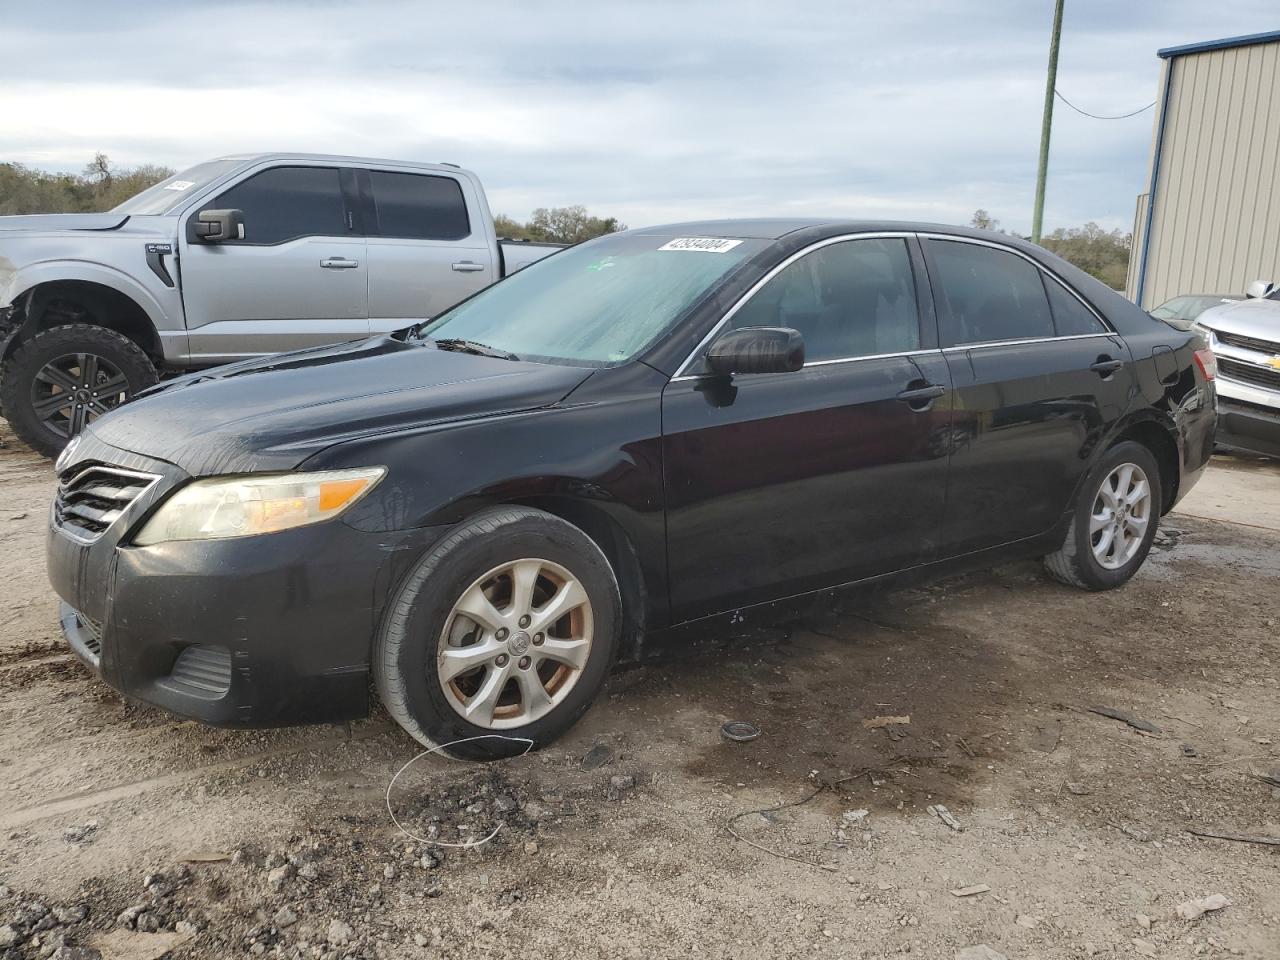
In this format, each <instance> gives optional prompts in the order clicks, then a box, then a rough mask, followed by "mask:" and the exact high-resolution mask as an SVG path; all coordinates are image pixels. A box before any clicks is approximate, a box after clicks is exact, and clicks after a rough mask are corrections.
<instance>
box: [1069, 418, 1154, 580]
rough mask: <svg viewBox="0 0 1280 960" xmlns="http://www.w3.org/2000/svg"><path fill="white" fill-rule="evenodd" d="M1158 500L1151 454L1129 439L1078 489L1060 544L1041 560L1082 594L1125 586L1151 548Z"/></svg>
mask: <svg viewBox="0 0 1280 960" xmlns="http://www.w3.org/2000/svg"><path fill="white" fill-rule="evenodd" d="M1162 496H1163V493H1162V491H1161V489H1160V467H1159V465H1158V464H1157V463H1156V459H1155V457H1154V456H1152V454H1151V451H1150V450H1148V449H1147V448H1146V447H1144V446H1143V445H1142V444H1140V443H1136V442H1134V441H1132V440H1126V441H1124V442H1122V443H1118V444H1116V445H1115V446H1114V447H1112V448H1111V449H1110V450H1108V451H1107V452H1106V453H1105V454H1104V455H1103V457H1102V459H1101V460H1099V461H1098V464H1097V466H1095V467H1094V468H1093V470H1091V471H1090V473H1089V476H1088V477H1087V478H1086V479H1085V482H1084V483H1083V484H1082V485H1081V487H1080V494H1079V496H1078V497H1077V499H1076V503H1075V506H1074V507H1073V509H1072V513H1071V525H1070V527H1068V529H1067V534H1066V536H1065V537H1064V538H1063V541H1062V546H1061V547H1059V548H1058V549H1057V550H1055V551H1054V552H1053V553H1051V554H1049V555H1048V556H1046V557H1045V558H1044V566H1045V570H1046V571H1047V572H1048V574H1049V576H1051V577H1053V579H1055V580H1057V581H1059V582H1060V583H1065V584H1067V585H1068V586H1072V587H1079V588H1080V589H1081V590H1112V589H1114V588H1116V587H1119V586H1121V585H1122V584H1125V583H1127V582H1128V581H1129V578H1130V577H1132V576H1133V575H1134V574H1135V573H1137V572H1138V568H1139V567H1140V566H1142V562H1143V561H1144V560H1145V559H1146V558H1147V553H1148V552H1149V551H1150V550H1151V542H1152V541H1153V540H1154V539H1155V536H1156V527H1157V525H1158V524H1159V523H1160V505H1161V503H1163V502H1164V501H1163V500H1162V499H1161V498H1162Z"/></svg>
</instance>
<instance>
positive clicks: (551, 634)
mask: <svg viewBox="0 0 1280 960" xmlns="http://www.w3.org/2000/svg"><path fill="white" fill-rule="evenodd" d="M621 628H622V600H621V596H620V593H619V589H618V581H617V579H616V578H615V577H614V573H613V568H612V566H611V565H610V564H609V561H608V559H607V558H606V557H605V555H604V553H603V552H602V551H601V550H600V548H599V547H598V546H597V545H596V543H595V541H593V540H592V539H591V538H590V537H588V536H587V535H586V534H585V533H583V532H582V531H581V530H579V529H578V528H577V527H575V526H574V525H573V524H571V523H568V522H567V521H565V520H562V519H560V518H559V517H556V516H553V515H552V514H549V513H544V512H543V511H541V510H533V509H530V508H528V507H510V506H509V507H494V508H492V509H489V510H485V511H483V512H481V513H478V514H476V515H475V516H474V517H472V518H471V519H469V520H465V521H463V522H462V523H460V524H459V525H458V526H456V527H454V528H453V529H452V530H451V531H450V532H449V533H448V534H446V535H445V537H444V538H443V539H442V540H440V541H439V542H438V543H437V544H436V545H435V546H434V547H432V548H431V549H430V550H429V551H428V552H427V554H426V556H425V557H423V558H422V560H421V561H419V563H418V565H417V567H415V568H414V570H413V571H412V572H411V573H410V574H409V576H408V578H407V579H406V580H405V582H404V583H403V584H402V585H401V587H400V589H399V591H398V593H397V595H396V596H395V597H394V598H393V600H392V602H391V604H390V606H389V607H388V610H387V612H386V615H385V617H384V621H383V626H382V630H381V631H380V633H379V636H378V639H377V641H376V642H375V645H374V650H373V676H374V682H375V684H376V686H377V689H378V692H379V694H380V695H381V697H382V702H383V703H384V704H385V705H386V708H387V711H388V712H389V713H390V714H391V716H392V717H393V718H395V720H396V721H397V722H398V723H399V724H400V726H402V727H403V728H404V729H405V730H406V731H407V732H408V733H409V734H410V735H411V736H413V737H414V738H415V739H417V740H418V741H420V742H421V743H423V744H425V745H427V746H428V747H433V748H443V750H444V752H446V753H448V754H450V755H452V756H455V757H461V758H465V759H472V760H486V759H495V758H498V757H504V756H511V755H513V754H519V753H524V752H526V751H528V750H529V749H537V748H538V747H541V746H543V745H545V744H547V743H549V742H550V741H552V740H554V739H555V738H556V737H558V736H560V735H561V734H562V733H564V732H565V731H566V730H568V729H569V728H570V727H571V726H573V724H574V723H575V722H576V721H577V720H578V718H579V717H581V716H582V714H583V713H585V712H586V710H587V708H588V707H589V706H591V703H592V701H593V700H594V699H595V697H596V694H597V693H599V691H600V688H601V686H603V684H604V681H605V677H606V676H607V675H608V672H609V669H610V667H611V666H612V665H613V662H614V659H615V656H616V653H617V650H618V646H619V643H618V638H619V636H620V634H621ZM459 741H463V742H459Z"/></svg>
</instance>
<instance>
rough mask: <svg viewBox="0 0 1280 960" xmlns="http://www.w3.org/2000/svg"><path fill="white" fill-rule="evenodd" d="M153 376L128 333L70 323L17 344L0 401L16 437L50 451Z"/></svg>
mask: <svg viewBox="0 0 1280 960" xmlns="http://www.w3.org/2000/svg"><path fill="white" fill-rule="evenodd" d="M156 379H157V376H156V368H155V365H154V364H153V363H152V362H151V358H150V357H148V356H147V354H146V352H145V351H143V349H142V348H141V347H139V346H138V345H137V344H136V343H134V342H133V341H132V340H130V339H129V338H128V337H126V336H124V335H123V334H119V333H116V332H115V331H114V330H109V329H107V328H106V327H98V326H93V325H91V324H86V323H72V324H67V325H65V326H61V327H51V328H50V329H48V330H42V331H40V332H39V333H37V334H36V335H35V336H34V337H32V338H31V339H29V340H26V341H24V342H22V343H20V344H19V345H18V348H17V349H16V350H15V351H14V352H13V355H12V356H11V357H10V358H9V360H8V361H7V362H6V363H5V365H4V371H3V375H2V376H0V407H2V408H3V409H4V415H5V417H6V419H8V421H9V425H10V426H11V427H13V432H14V433H16V434H17V435H18V437H19V439H21V440H23V441H24V442H26V444H27V445H28V446H30V447H31V448H32V449H33V450H36V451H37V452H39V453H43V454H44V455H45V456H46V457H56V456H57V455H58V454H59V453H60V452H61V451H62V448H63V447H65V446H66V445H67V441H69V440H70V439H71V438H72V437H73V436H75V435H76V434H77V433H79V432H80V431H81V430H82V429H84V427H85V425H86V424H88V423H92V422H93V421H94V420H96V419H97V418H98V417H100V416H102V415H103V414H104V413H107V412H109V411H111V410H113V409H115V408H116V407H118V406H120V405H121V404H122V403H126V402H127V401H129V400H130V399H131V398H132V397H133V396H134V395H135V394H136V393H137V392H138V391H139V390H143V389H145V388H147V387H149V386H151V385H152V384H153V383H155V382H156Z"/></svg>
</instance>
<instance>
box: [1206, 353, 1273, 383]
mask: <svg viewBox="0 0 1280 960" xmlns="http://www.w3.org/2000/svg"><path fill="white" fill-rule="evenodd" d="M1218 373H1219V374H1221V375H1222V376H1223V377H1225V378H1226V379H1228V380H1235V381H1238V382H1239V383H1251V384H1253V385H1254V386H1255V387H1265V388H1267V389H1268V390H1280V370H1273V369H1272V368H1271V367H1260V366H1257V365H1256V364H1252V363H1242V362H1241V361H1239V360H1232V359H1231V358H1230V357H1224V356H1221V355H1219V356H1218Z"/></svg>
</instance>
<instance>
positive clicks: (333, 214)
mask: <svg viewBox="0 0 1280 960" xmlns="http://www.w3.org/2000/svg"><path fill="white" fill-rule="evenodd" d="M344 176H345V177H346V178H348V179H350V176H351V175H350V173H349V172H345V171H340V170H339V168H337V167H332V166H313V165H307V164H300V163H299V164H293V163H291V164H289V165H287V166H278V167H270V168H268V169H266V170H261V171H259V172H257V173H253V174H251V175H250V176H249V177H247V178H246V179H244V180H241V181H240V182H239V183H237V184H235V185H234V186H232V187H229V188H228V189H226V190H224V191H223V192H222V193H220V194H219V195H218V196H216V197H214V198H212V199H210V200H206V201H204V202H202V203H200V204H198V205H197V207H196V208H194V209H192V210H191V211H189V212H188V214H187V217H186V220H185V223H184V229H183V236H182V237H181V238H180V240H179V243H180V249H181V258H180V260H179V264H180V270H181V277H182V281H181V286H182V301H183V307H184V309H185V311H186V317H187V332H188V337H189V341H190V345H191V352H192V354H193V356H194V357H195V358H196V359H198V360H200V361H209V362H221V361H225V360H231V359H234V358H236V357H244V356H251V355H254V354H261V353H274V352H277V351H280V350H293V349H296V348H299V347H309V346H316V345H319V344H325V343H337V342H340V341H343V340H353V339H357V338H360V337H365V336H368V333H369V288H368V264H367V263H366V262H365V241H364V238H363V237H362V236H360V235H359V223H358V222H357V221H356V219H355V211H354V206H355V204H354V202H349V200H348V197H352V198H353V197H354V189H352V190H348V191H344V190H343V179H344ZM207 209H237V210H240V211H242V212H243V213H244V237H243V239H236V240H227V241H223V242H220V243H203V242H201V241H200V240H199V239H198V238H196V236H195V234H194V232H193V229H192V225H193V224H194V222H195V220H196V218H197V217H198V215H199V212H200V210H207Z"/></svg>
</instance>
